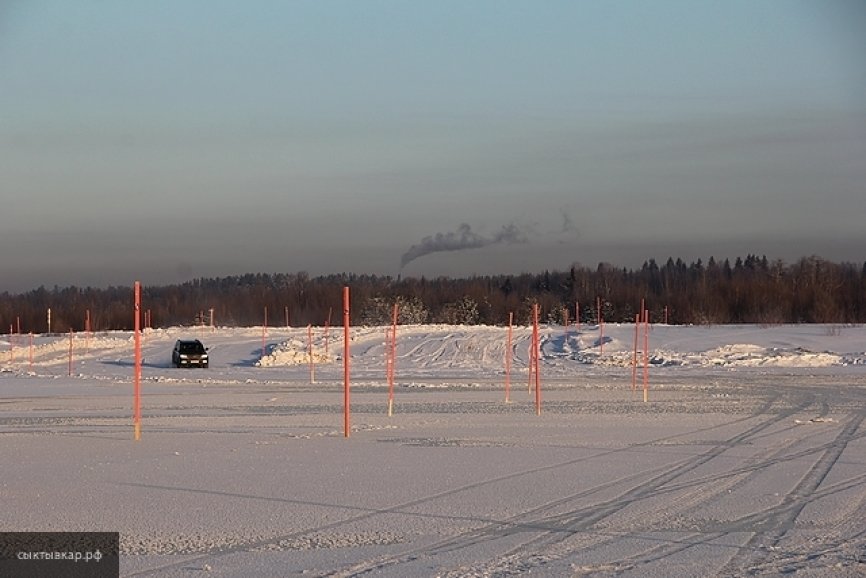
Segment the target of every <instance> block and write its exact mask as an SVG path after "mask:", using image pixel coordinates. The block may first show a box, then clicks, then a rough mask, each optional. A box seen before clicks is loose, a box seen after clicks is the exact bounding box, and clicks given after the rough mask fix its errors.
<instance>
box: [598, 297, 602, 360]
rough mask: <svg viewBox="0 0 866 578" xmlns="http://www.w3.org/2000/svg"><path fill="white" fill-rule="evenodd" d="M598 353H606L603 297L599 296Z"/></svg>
mask: <svg viewBox="0 0 866 578" xmlns="http://www.w3.org/2000/svg"><path fill="white" fill-rule="evenodd" d="M597 299H598V354H599V355H604V319H602V317H601V297H598V298H597Z"/></svg>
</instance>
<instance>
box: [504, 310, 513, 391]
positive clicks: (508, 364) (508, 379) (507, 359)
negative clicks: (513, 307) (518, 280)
mask: <svg viewBox="0 0 866 578" xmlns="http://www.w3.org/2000/svg"><path fill="white" fill-rule="evenodd" d="M513 323H514V313H513V312H509V313H508V339H507V340H506V341H505V403H511V339H512V331H513V329H512V324H513Z"/></svg>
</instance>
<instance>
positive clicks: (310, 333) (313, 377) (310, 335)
mask: <svg viewBox="0 0 866 578" xmlns="http://www.w3.org/2000/svg"><path fill="white" fill-rule="evenodd" d="M307 348H308V351H309V355H310V383H316V364H315V362H314V361H313V325H312V324H310V323H308V324H307Z"/></svg>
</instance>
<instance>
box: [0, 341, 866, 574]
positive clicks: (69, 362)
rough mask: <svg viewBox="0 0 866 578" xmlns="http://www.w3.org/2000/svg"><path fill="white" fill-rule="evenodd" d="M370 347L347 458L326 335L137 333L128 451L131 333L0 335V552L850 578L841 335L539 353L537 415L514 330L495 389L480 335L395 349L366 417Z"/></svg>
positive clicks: (189, 566) (374, 344)
mask: <svg viewBox="0 0 866 578" xmlns="http://www.w3.org/2000/svg"><path fill="white" fill-rule="evenodd" d="M388 330H389V328H388V327H356V328H352V330H351V332H350V343H351V346H350V347H351V348H350V352H349V358H348V360H349V365H350V378H351V389H350V396H351V397H350V406H349V407H350V408H351V416H350V418H349V430H348V431H347V430H346V429H345V426H346V421H345V417H346V414H345V413H344V410H345V406H344V400H345V395H346V390H345V389H344V382H343V370H344V365H343V362H344V357H345V356H344V352H343V338H344V336H343V330H342V328H339V327H337V328H335V327H332V328H330V329H329V330H327V331H326V330H325V329H324V328H322V327H316V328H313V342H312V344H311V343H309V341H308V337H307V335H308V334H307V328H306V327H304V328H275V327H271V328H262V327H250V328H228V327H218V328H209V327H172V328H166V329H148V330H146V331H145V332H144V333H143V335H142V336H141V345H142V358H143V360H142V372H141V391H142V398H141V399H142V401H141V403H142V425H141V428H142V429H141V431H142V435H141V439H140V440H135V439H133V423H132V412H133V375H134V351H133V345H134V341H135V340H134V339H133V336H132V335H131V333H130V332H104V333H97V334H93V335H84V334H76V335H73V336H72V337H71V338H70V336H69V335H68V334H67V335H35V336H33V338H32V345H31V337H30V336H29V335H4V336H3V339H2V341H0V392H2V393H0V460H2V462H0V463H2V464H3V465H2V473H0V504H2V511H3V514H2V516H0V520H2V526H0V531H116V532H119V533H120V536H121V564H120V567H121V575H123V576H295V575H298V576H301V575H302V576H360V575H364V576H394V577H405V576H449V577H456V576H477V577H481V576H491V577H492V576H523V575H527V574H529V575H532V576H629V577H631V576H634V577H638V576H660V577H661V576H664V577H668V576H695V577H701V576H742V575H754V576H779V575H785V576H862V575H864V574H866V473H864V472H866V427H864V425H863V422H864V419H866V328H864V327H862V326H853V325H774V326H756V325H736V326H733V325H724V326H689V327H683V326H666V325H653V326H650V327H649V328H646V336H645V334H644V331H645V328H644V327H639V328H637V332H636V328H635V326H634V325H614V324H610V325H605V326H604V328H603V329H602V328H599V327H597V326H581V327H579V328H578V327H575V326H572V327H569V328H568V329H565V328H563V327H561V326H543V327H542V328H541V331H540V334H541V344H540V348H541V355H540V379H539V384H540V390H538V391H537V392H536V390H535V389H534V387H535V381H534V379H532V378H531V377H530V375H529V374H528V359H529V349H530V341H531V333H532V331H531V328H529V327H514V328H513V332H512V348H511V350H510V356H509V357H510V359H511V364H512V365H511V371H510V372H509V373H508V375H506V371H505V367H506V353H507V352H508V348H507V338H508V330H507V328H505V327H485V326H445V325H418V326H400V327H398V329H397V342H396V348H395V349H396V360H395V364H394V375H395V382H394V388H393V405H392V406H391V407H392V412H391V415H389V412H388V408H389V402H388V399H389V387H388V383H387V379H386V375H387V373H386V359H387V353H388V351H389V350H390V344H389V343H388ZM180 338H184V339H187V338H198V339H201V340H202V341H203V342H204V343H205V345H206V346H208V347H209V349H210V351H209V353H210V358H211V361H210V367H209V368H208V369H200V368H194V369H177V368H174V367H172V366H171V359H170V354H171V348H172V344H173V343H174V340H176V339H180ZM636 338H637V343H638V345H639V347H638V349H639V351H638V352H637V355H636V354H635V341H636ZM645 339H646V342H647V343H648V348H647V351H646V353H645V352H644V351H643V349H644V347H643V344H644V343H645V341H644V340H645ZM311 351H312V359H311V356H310V352H311ZM636 358H637V360H638V364H637V366H634V365H633V363H634V361H635V359H636ZM644 363H646V366H645V365H644ZM645 377H646V384H647V387H646V389H645V390H644V378H645ZM506 382H507V383H508V390H507V395H508V400H507V402H506ZM644 396H646V397H644ZM347 433H348V434H349V436H348V437H346V434H347Z"/></svg>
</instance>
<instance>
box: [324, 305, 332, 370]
mask: <svg viewBox="0 0 866 578" xmlns="http://www.w3.org/2000/svg"><path fill="white" fill-rule="evenodd" d="M330 337H331V308H330V307H328V318H327V319H325V357H326V358H327V357H328V341H329V340H330Z"/></svg>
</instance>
